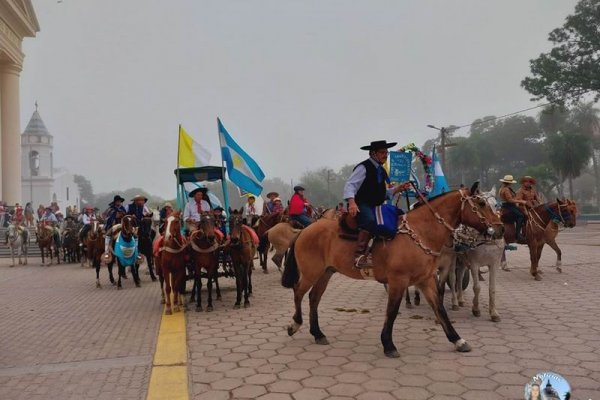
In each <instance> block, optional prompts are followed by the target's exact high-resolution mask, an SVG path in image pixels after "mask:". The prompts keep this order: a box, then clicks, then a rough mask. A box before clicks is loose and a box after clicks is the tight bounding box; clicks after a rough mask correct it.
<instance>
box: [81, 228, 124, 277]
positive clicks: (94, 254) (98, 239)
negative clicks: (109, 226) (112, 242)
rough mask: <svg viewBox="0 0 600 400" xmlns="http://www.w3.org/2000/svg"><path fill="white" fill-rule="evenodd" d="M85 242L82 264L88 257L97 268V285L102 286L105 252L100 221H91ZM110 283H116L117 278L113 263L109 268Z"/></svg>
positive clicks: (89, 261)
mask: <svg viewBox="0 0 600 400" xmlns="http://www.w3.org/2000/svg"><path fill="white" fill-rule="evenodd" d="M83 244H84V246H85V257H82V259H81V266H83V263H84V258H85V259H87V261H88V263H91V264H92V266H93V267H94V268H95V269H96V287H97V288H99V289H100V288H102V285H101V284H100V268H101V267H102V253H103V252H104V229H103V228H102V225H101V224H100V222H99V221H92V222H91V223H90V230H89V231H88V233H87V235H86V236H85V237H84V238H83ZM108 273H109V278H110V283H112V284H113V285H115V284H116V282H115V278H114V276H113V273H112V264H111V266H110V267H109V268H108Z"/></svg>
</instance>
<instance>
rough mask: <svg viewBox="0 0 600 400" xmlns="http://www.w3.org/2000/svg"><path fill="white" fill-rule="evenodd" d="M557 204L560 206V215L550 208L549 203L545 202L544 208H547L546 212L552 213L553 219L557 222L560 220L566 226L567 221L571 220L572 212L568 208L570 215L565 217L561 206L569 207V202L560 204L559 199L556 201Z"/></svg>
mask: <svg viewBox="0 0 600 400" xmlns="http://www.w3.org/2000/svg"><path fill="white" fill-rule="evenodd" d="M556 206H557V207H558V215H557V214H556V213H555V212H554V211H553V210H552V209H551V208H550V206H549V205H548V203H545V204H544V209H545V210H546V212H547V213H548V214H550V217H551V218H552V220H554V221H556V222H560V223H561V224H563V226H565V223H566V222H567V221H570V220H571V213H570V212H569V210H568V209H567V212H568V215H567V217H566V218H565V217H564V215H563V213H562V210H561V208H563V207H564V208H567V207H569V204H568V203H565V204H560V203H559V202H558V201H557V202H556Z"/></svg>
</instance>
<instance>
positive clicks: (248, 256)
mask: <svg viewBox="0 0 600 400" xmlns="http://www.w3.org/2000/svg"><path fill="white" fill-rule="evenodd" d="M247 229H248V227H246V226H245V225H244V224H243V221H242V217H241V215H240V214H239V213H231V217H230V220H229V232H230V244H229V245H228V248H229V252H230V254H231V261H232V263H233V269H234V271H235V288H236V291H237V297H236V300H235V305H234V307H235V308H239V307H240V304H241V300H242V292H243V293H244V307H248V306H250V301H248V296H249V295H250V294H251V293H252V266H253V263H254V254H255V253H256V246H255V245H254V242H253V240H252V235H251V233H250V232H249V231H248V230H247Z"/></svg>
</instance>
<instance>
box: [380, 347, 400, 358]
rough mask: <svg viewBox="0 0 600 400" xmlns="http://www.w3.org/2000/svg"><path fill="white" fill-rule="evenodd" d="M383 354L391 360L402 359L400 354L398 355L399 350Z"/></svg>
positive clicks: (387, 351)
mask: <svg viewBox="0 0 600 400" xmlns="http://www.w3.org/2000/svg"><path fill="white" fill-rule="evenodd" d="M383 353H384V354H385V356H386V357H389V358H400V353H398V350H396V349H393V350H386V351H384V352H383Z"/></svg>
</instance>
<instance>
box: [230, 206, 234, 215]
mask: <svg viewBox="0 0 600 400" xmlns="http://www.w3.org/2000/svg"><path fill="white" fill-rule="evenodd" d="M232 213H233V210H232V209H231V207H229V215H231V214H232Z"/></svg>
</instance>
